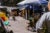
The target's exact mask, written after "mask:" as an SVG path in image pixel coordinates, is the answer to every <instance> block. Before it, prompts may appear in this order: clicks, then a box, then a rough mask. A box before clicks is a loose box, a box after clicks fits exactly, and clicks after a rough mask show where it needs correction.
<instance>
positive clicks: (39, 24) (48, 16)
mask: <svg viewBox="0 0 50 33" xmlns="http://www.w3.org/2000/svg"><path fill="white" fill-rule="evenodd" d="M46 19H47V20H50V12H47V13H44V14H43V15H42V16H41V18H40V19H39V20H38V21H37V23H36V30H37V29H42V24H43V22H44V21H45V20H46Z"/></svg>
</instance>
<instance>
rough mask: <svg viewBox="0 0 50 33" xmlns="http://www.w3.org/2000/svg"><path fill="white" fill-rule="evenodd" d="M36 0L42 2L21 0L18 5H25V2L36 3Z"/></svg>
mask: <svg viewBox="0 0 50 33" xmlns="http://www.w3.org/2000/svg"><path fill="white" fill-rule="evenodd" d="M34 2H36V3H40V1H39V0H24V1H22V2H19V3H18V4H17V5H24V4H27V3H34Z"/></svg>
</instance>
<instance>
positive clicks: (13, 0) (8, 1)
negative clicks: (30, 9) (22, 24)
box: [2, 0, 22, 6]
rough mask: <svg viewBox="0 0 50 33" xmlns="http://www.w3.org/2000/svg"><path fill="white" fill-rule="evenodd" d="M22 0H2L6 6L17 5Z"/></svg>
mask: <svg viewBox="0 0 50 33" xmlns="http://www.w3.org/2000/svg"><path fill="white" fill-rule="evenodd" d="M20 1H22V0H2V5H5V6H16V4H17V3H19V2H20Z"/></svg>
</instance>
